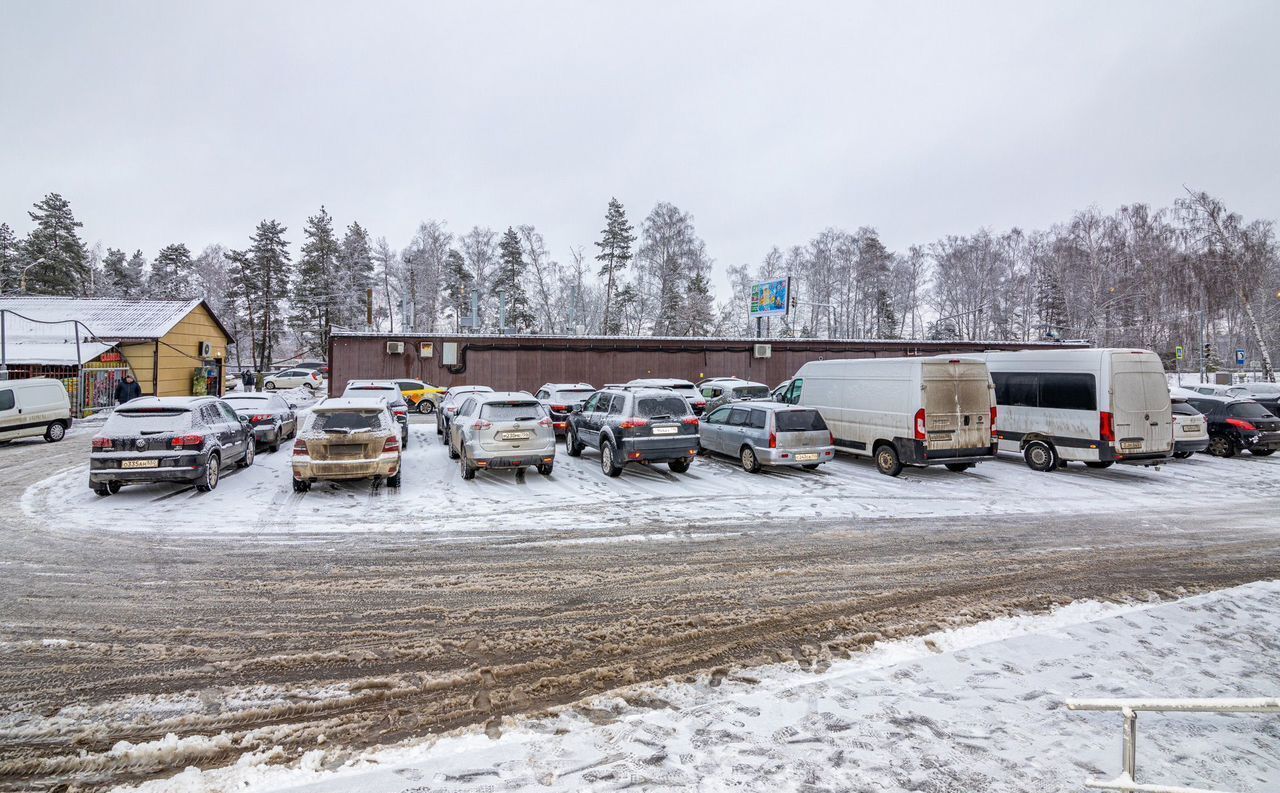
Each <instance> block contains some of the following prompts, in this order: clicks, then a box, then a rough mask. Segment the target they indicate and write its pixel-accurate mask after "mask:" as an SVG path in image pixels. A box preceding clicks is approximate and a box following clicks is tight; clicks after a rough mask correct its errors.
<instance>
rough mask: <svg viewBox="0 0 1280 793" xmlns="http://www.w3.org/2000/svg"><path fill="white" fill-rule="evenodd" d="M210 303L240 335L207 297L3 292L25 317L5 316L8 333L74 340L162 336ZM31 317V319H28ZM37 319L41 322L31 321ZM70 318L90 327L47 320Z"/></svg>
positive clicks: (2, 303)
mask: <svg viewBox="0 0 1280 793" xmlns="http://www.w3.org/2000/svg"><path fill="white" fill-rule="evenodd" d="M202 304H203V305H204V308H205V310H206V311H208V312H209V316H210V317H213V321H214V324H216V325H217V326H218V328H219V329H221V330H222V332H223V333H224V334H226V336H227V338H228V339H234V337H233V336H232V335H231V334H230V333H229V332H228V331H227V329H226V326H224V325H223V324H222V322H221V321H219V320H218V317H217V315H215V314H214V313H213V309H211V308H209V304H208V303H205V301H204V300H200V299H195V300H127V299H123V298H113V297H47V296H39V297H33V296H15V297H0V309H5V310H6V311H12V312H13V313H14V314H16V315H19V316H13V315H8V316H6V317H5V332H6V333H7V334H8V335H9V336H11V337H14V338H35V337H40V338H41V339H43V340H48V341H54V340H71V339H74V338H75V336H76V335H77V334H82V335H85V336H93V337H97V338H99V339H103V340H108V341H110V340H116V339H158V338H160V337H162V336H164V335H165V334H166V333H168V332H169V331H171V330H173V329H174V327H175V326H176V325H177V324H178V323H179V322H181V321H182V320H183V319H184V318H185V317H186V316H187V315H188V314H190V313H191V312H192V311H195V310H196V308H197V307H198V306H200V305H202ZM23 317H26V318H28V319H23ZM29 320H37V321H29ZM64 320H79V321H80V322H82V323H83V324H84V328H87V329H88V330H87V332H86V331H85V330H84V329H83V328H81V329H80V330H77V329H76V327H77V326H75V325H71V324H69V323H67V324H57V325H50V324H44V323H49V322H61V321H64Z"/></svg>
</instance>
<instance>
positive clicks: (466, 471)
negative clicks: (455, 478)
mask: <svg viewBox="0 0 1280 793" xmlns="http://www.w3.org/2000/svg"><path fill="white" fill-rule="evenodd" d="M458 470H459V471H460V472H461V473H462V478H463V479H466V480H467V481H471V480H472V479H475V478H476V469H475V468H474V467H473V466H472V465H471V463H468V462H467V456H466V454H461V455H458Z"/></svg>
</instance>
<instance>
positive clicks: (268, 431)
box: [253, 424, 280, 443]
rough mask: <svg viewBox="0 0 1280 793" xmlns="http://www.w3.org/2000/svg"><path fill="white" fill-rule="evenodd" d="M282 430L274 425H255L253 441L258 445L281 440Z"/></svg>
mask: <svg viewBox="0 0 1280 793" xmlns="http://www.w3.org/2000/svg"><path fill="white" fill-rule="evenodd" d="M279 436H280V430H279V428H277V427H276V425H274V424H255V425H254V427H253V439H254V440H256V441H257V442H258V443H262V442H264V441H269V440H279Z"/></svg>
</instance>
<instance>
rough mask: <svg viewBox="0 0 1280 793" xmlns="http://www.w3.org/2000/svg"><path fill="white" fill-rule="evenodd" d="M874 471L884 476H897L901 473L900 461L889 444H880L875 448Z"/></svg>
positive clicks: (896, 451) (895, 451)
mask: <svg viewBox="0 0 1280 793" xmlns="http://www.w3.org/2000/svg"><path fill="white" fill-rule="evenodd" d="M876 470H877V471H879V472H880V473H882V474H884V475H885V476H897V475H898V474H900V473H902V461H901V460H899V459H898V450H897V449H895V448H893V444H891V443H882V444H880V445H879V446H877V447H876Z"/></svg>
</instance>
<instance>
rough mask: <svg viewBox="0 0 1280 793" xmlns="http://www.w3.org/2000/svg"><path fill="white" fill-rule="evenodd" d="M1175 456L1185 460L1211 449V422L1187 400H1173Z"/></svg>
mask: <svg viewBox="0 0 1280 793" xmlns="http://www.w3.org/2000/svg"><path fill="white" fill-rule="evenodd" d="M1171 407H1172V409H1173V456H1174V457H1177V458H1178V459H1179V460H1185V459H1187V458H1188V457H1190V456H1191V455H1193V454H1195V453H1196V452H1202V451H1204V450H1205V449H1208V448H1209V420H1208V419H1206V418H1205V417H1204V414H1203V413H1201V412H1200V411H1198V410H1196V409H1195V408H1194V407H1192V406H1191V405H1190V404H1189V403H1188V402H1187V401H1186V400H1185V399H1176V398H1175V399H1173V400H1172V403H1171Z"/></svg>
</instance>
